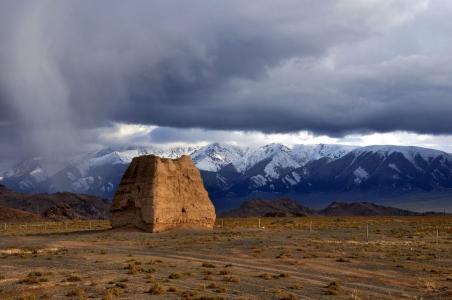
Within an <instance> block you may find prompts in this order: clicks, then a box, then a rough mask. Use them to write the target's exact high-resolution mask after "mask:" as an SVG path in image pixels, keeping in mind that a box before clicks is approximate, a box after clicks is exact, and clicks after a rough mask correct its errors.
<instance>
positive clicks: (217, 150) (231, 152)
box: [191, 143, 243, 172]
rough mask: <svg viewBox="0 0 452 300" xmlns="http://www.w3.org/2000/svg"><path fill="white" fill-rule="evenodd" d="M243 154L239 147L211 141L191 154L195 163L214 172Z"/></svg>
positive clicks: (205, 169) (200, 167)
mask: <svg viewBox="0 0 452 300" xmlns="http://www.w3.org/2000/svg"><path fill="white" fill-rule="evenodd" d="M242 156H243V151H242V149H240V148H239V147H236V146H232V145H226V144H219V143H213V144H209V145H207V146H205V147H201V148H200V149H198V150H196V151H194V152H193V153H192V155H191V157H192V159H193V162H194V163H195V165H196V166H197V167H198V168H199V169H200V170H204V171H212V172H216V171H218V170H219V169H221V168H222V167H224V166H227V165H229V164H231V163H232V162H234V161H237V160H239V159H240V157H242Z"/></svg>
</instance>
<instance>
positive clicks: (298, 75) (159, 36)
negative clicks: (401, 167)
mask: <svg viewBox="0 0 452 300" xmlns="http://www.w3.org/2000/svg"><path fill="white" fill-rule="evenodd" d="M451 13H452V9H451V5H450V4H449V2H448V1H428V0H386V1H373V0H369V1H358V0H342V1H336V0H334V1H333V0H326V1H312V0H296V1H295V0H293V1H292V0H284V1H245V2H244V1H222V2H218V1H196V2H191V1H140V0H135V1H119V0H114V1H110V0H108V1H107V0H94V1H64V0H62V1H44V0H43V1H26V2H25V1H24V2H19V1H8V0H6V1H2V3H1V4H0V45H1V46H0V67H1V68H0V105H1V107H2V108H3V107H4V108H5V110H4V112H3V113H2V112H0V122H6V121H8V122H10V121H13V122H15V126H16V127H17V128H19V129H18V130H19V131H20V134H19V135H20V136H21V138H20V139H19V140H22V142H23V141H26V142H29V143H30V144H31V145H34V146H35V147H38V148H39V149H38V150H39V151H41V152H46V151H47V150H48V148H49V144H55V143H56V142H57V143H58V144H60V145H61V147H60V149H58V151H63V152H64V151H68V150H72V149H74V148H76V147H78V142H77V141H80V140H84V139H85V138H86V137H84V136H83V135H84V134H85V133H83V132H85V131H84V130H87V132H92V130H91V129H93V128H100V127H103V126H106V125H107V124H110V123H111V122H126V123H141V124H154V125H159V126H168V127H179V128H193V127H196V128H206V129H222V130H254V131H261V132H293V131H298V130H310V131H313V132H315V133H327V134H329V135H342V134H345V133H348V132H373V131H380V132H386V131H392V130H407V131H414V132H422V133H433V134H439V133H447V134H449V133H452V118H450V115H451V114H452V87H451V84H450V82H452V72H451V71H452V57H451V54H450V53H452V52H451V51H450V50H452V49H451V48H452V42H451V38H450V36H451V32H450V29H449V28H452V26H447V25H451V24H450V22H451V21H450V14H451ZM6 109H8V110H6ZM6 111H8V113H5V112H6ZM0 130H1V128H0ZM1 133H2V139H8V138H7V136H8V137H9V136H12V135H9V134H8V132H5V131H4V130H3V131H2V132H1ZM14 134H17V132H15V133H14ZM156 138H159V139H160V138H161V137H156ZM14 139H16V140H17V139H18V138H17V135H15V137H14ZM2 143H3V141H2ZM54 151H57V150H54Z"/></svg>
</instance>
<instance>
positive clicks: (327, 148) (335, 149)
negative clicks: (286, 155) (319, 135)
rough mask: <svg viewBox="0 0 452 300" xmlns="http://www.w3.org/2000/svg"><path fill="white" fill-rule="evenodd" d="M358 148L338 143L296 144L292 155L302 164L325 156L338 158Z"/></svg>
mask: <svg viewBox="0 0 452 300" xmlns="http://www.w3.org/2000/svg"><path fill="white" fill-rule="evenodd" d="M354 149H356V147H354V146H347V145H336V144H318V145H303V144H301V145H294V146H293V147H292V155H293V157H294V158H295V159H296V160H297V162H298V163H300V164H301V165H304V164H306V163H307V162H309V161H312V160H317V159H320V158H323V157H326V158H328V159H338V158H341V157H343V156H345V155H346V154H348V153H349V152H350V151H353V150H354Z"/></svg>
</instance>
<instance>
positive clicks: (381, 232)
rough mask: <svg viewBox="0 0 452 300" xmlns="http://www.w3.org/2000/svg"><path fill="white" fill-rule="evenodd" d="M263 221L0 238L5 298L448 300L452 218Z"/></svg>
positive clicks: (0, 291)
mask: <svg viewBox="0 0 452 300" xmlns="http://www.w3.org/2000/svg"><path fill="white" fill-rule="evenodd" d="M260 223H261V227H263V228H259V227H258V224H259V220H258V219H220V220H218V221H217V225H218V226H217V227H216V228H215V229H214V230H213V231H198V230H190V229H180V230H177V231H171V232H164V233H159V234H149V233H144V232H139V231H130V230H108V229H107V230H99V231H86V232H63V233H55V231H57V230H53V231H52V230H51V231H50V233H46V232H45V230H44V229H42V230H40V231H39V232H35V233H30V232H28V231H26V230H24V231H23V232H20V231H17V232H9V233H4V234H1V232H0V299H404V298H406V299H421V298H422V299H452V217H451V216H438V217H340V218H337V217H318V218H311V217H310V218H264V219H261V222H260ZM221 224H223V228H222V227H221ZM84 225H86V224H84ZM28 226H30V224H28ZM107 227H108V226H107ZM83 228H84V229H83V230H85V229H86V226H85V227H83ZM367 228H368V232H369V234H368V238H367ZM91 229H93V228H91ZM0 231H1V230H0ZM68 231H70V230H68ZM437 234H438V235H437Z"/></svg>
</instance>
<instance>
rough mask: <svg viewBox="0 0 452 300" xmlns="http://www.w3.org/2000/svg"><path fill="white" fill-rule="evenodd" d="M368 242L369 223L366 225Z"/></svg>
mask: <svg viewBox="0 0 452 300" xmlns="http://www.w3.org/2000/svg"><path fill="white" fill-rule="evenodd" d="M366 240H367V241H369V223H367V224H366Z"/></svg>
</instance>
